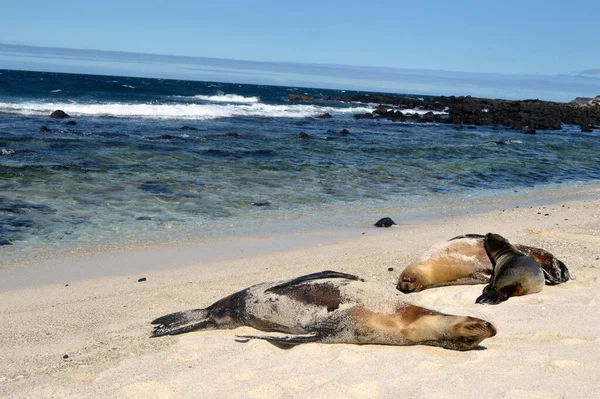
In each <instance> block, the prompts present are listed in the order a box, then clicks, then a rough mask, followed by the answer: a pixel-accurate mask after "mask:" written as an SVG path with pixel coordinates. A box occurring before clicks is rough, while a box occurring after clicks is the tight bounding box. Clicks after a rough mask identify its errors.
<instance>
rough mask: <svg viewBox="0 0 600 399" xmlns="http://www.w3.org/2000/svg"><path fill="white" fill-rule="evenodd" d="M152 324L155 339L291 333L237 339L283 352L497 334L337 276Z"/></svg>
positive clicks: (470, 341)
mask: <svg viewBox="0 0 600 399" xmlns="http://www.w3.org/2000/svg"><path fill="white" fill-rule="evenodd" d="M152 324H154V325H155V327H154V331H153V336H154V337H159V336H162V335H174V334H181V333H185V332H189V331H194V330H206V329H233V328H236V327H239V326H250V327H254V328H256V329H259V330H263V331H277V332H282V333H285V334H293V335H287V336H239V337H238V338H239V339H241V340H248V339H263V340H266V341H268V342H270V343H272V344H275V345H277V346H279V347H282V348H289V347H291V346H294V345H298V344H303V343H309V342H321V343H349V344H384V345H417V344H421V345H432V346H441V347H443V348H447V349H454V350H468V349H472V348H474V347H475V346H477V345H478V344H479V343H480V342H481V341H482V340H484V339H485V338H490V337H493V336H494V335H496V329H495V328H494V326H492V325H491V324H490V323H488V322H487V321H485V320H481V319H477V318H474V317H469V316H451V315H446V314H443V313H440V312H436V311H433V310H429V309H425V308H422V307H419V306H416V305H412V304H410V303H406V302H404V301H402V300H401V299H400V294H398V293H396V292H395V291H394V290H390V289H389V288H387V287H385V286H382V285H379V284H375V283H373V282H365V281H364V280H363V279H361V278H359V277H358V276H354V275H351V274H345V273H339V272H335V271H323V272H319V273H313V274H308V275H305V276H301V277H298V278H294V279H291V280H286V281H281V282H277V283H262V284H257V285H253V286H251V287H249V288H246V289H245V290H242V291H239V292H236V293H234V294H232V295H230V296H228V297H225V298H223V299H221V300H219V301H217V302H215V303H213V304H212V305H210V306H208V307H207V308H204V309H195V310H188V311H185V312H178V313H172V314H168V315H166V316H163V317H159V318H158V319H156V320H154V321H152Z"/></svg>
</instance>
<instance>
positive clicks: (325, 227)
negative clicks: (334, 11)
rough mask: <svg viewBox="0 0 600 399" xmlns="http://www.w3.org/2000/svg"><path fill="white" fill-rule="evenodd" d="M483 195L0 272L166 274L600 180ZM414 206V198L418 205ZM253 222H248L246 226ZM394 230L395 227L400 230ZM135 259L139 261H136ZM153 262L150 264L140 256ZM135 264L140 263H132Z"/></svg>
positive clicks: (87, 250)
mask: <svg viewBox="0 0 600 399" xmlns="http://www.w3.org/2000/svg"><path fill="white" fill-rule="evenodd" d="M479 194H481V192H480V193H477V194H474V195H473V194H472V195H468V196H463V197H462V198H461V197H459V199H458V201H454V203H450V201H451V200H450V199H449V198H446V199H440V198H437V203H435V202H434V203H433V204H430V205H428V206H420V207H417V206H415V205H414V204H413V205H411V206H405V207H402V206H401V205H399V206H397V207H394V206H388V207H385V208H382V207H380V206H377V207H373V208H370V207H366V208H364V209H362V211H363V212H362V213H361V215H360V216H358V215H357V214H356V213H351V212H350V209H349V208H350V207H351V204H348V205H347V206H346V207H344V209H343V210H342V211H338V212H329V213H327V214H326V215H323V213H324V212H325V211H321V213H320V214H319V215H318V216H315V215H308V216H307V215H304V217H299V218H293V219H292V220H284V221H281V220H276V221H274V222H268V221H263V225H262V226H261V227H260V228H259V229H258V230H252V228H251V227H245V228H244V227H238V228H231V226H230V227H229V229H227V227H224V229H223V232H221V234H220V235H219V234H215V233H214V232H213V233H205V234H204V235H192V234H185V235H182V236H180V237H176V238H175V239H171V240H168V239H165V238H158V239H147V240H137V239H135V238H131V239H129V240H126V241H125V243H123V241H121V242H119V243H116V242H115V243H112V244H105V245H98V246H93V245H87V246H81V247H79V248H78V247H76V246H75V247H71V248H69V247H67V248H65V249H64V250H63V251H60V254H59V251H55V253H53V254H51V255H46V256H45V257H33V258H32V259H30V260H28V261H13V262H10V261H9V262H5V265H4V266H3V267H2V268H0V276H1V277H2V278H1V279H0V292H2V291H7V290H12V289H20V288H30V287H35V286H39V285H45V284H57V283H60V282H65V283H68V282H69V281H78V280H86V279H94V278H102V277H115V276H125V275H133V274H136V273H137V274H139V273H147V272H151V271H156V270H161V269H175V268H180V267H186V266H189V265H191V264H194V263H206V262H216V261H230V260H234V259H236V258H238V257H249V256H258V255H266V254H268V253H270V252H273V249H275V251H277V252H280V251H290V250H298V249H303V248H315V247H318V246H320V245H328V244H332V243H336V242H342V241H344V240H351V239H356V238H358V237H360V236H361V235H362V234H381V231H380V230H383V229H377V228H374V227H373V224H374V223H375V222H376V221H377V220H379V219H380V218H382V217H385V216H389V217H391V218H392V219H393V220H395V222H396V223H398V225H399V226H398V227H399V228H403V227H406V226H419V225H431V224H433V225H435V224H438V223H439V220H438V219H440V218H444V219H452V218H460V217H464V216H469V215H473V214H480V213H486V212H490V211H492V210H494V209H496V208H498V207H505V208H509V207H515V206H516V207H541V206H548V205H553V204H556V203H558V202H561V201H562V202H569V201H577V200H580V199H592V198H596V197H598V196H600V183H596V182H587V183H584V184H578V185H575V186H571V185H555V186H544V187H536V188H531V189H521V190H520V192H510V191H508V190H501V191H500V192H499V195H497V196H496V195H494V194H495V192H494V191H491V190H488V191H487V192H486V193H485V195H483V196H482V197H477V195H479ZM413 202H415V201H413ZM246 222H249V221H246ZM398 227H395V228H398ZM128 258H133V259H134V261H133V262H132V261H130V260H129V259H128ZM140 258H146V259H148V261H147V262H145V263H143V264H142V262H137V261H135V259H140ZM132 265H133V266H132Z"/></svg>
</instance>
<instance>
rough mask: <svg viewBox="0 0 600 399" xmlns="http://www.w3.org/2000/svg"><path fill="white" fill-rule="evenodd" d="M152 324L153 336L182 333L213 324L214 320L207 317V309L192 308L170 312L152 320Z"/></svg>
mask: <svg viewBox="0 0 600 399" xmlns="http://www.w3.org/2000/svg"><path fill="white" fill-rule="evenodd" d="M152 324H153V325H154V331H152V336H153V337H161V336H163V335H175V334H183V333H186V332H189V331H194V330H201V329H206V328H210V327H211V326H214V322H213V321H212V320H211V319H210V318H209V317H208V310H207V309H193V310H186V311H184V312H176V313H171V314H168V315H165V316H162V317H159V318H158V319H154V320H152Z"/></svg>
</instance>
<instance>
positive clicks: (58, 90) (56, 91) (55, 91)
mask: <svg viewBox="0 0 600 399" xmlns="http://www.w3.org/2000/svg"><path fill="white" fill-rule="evenodd" d="M61 91H62V90H61V89H56V90H50V93H59V92H61Z"/></svg>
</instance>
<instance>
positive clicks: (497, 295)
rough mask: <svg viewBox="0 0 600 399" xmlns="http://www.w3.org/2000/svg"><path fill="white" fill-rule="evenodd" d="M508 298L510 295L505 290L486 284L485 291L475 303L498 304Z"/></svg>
mask: <svg viewBox="0 0 600 399" xmlns="http://www.w3.org/2000/svg"><path fill="white" fill-rule="evenodd" d="M507 299H508V295H506V293H504V292H498V291H496V290H495V289H493V288H492V287H491V286H489V285H486V286H485V288H484V289H483V293H482V294H481V295H480V296H479V297H478V298H477V299H476V300H475V303H479V304H482V305H498V304H499V303H500V302H504V301H506V300H507Z"/></svg>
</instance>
